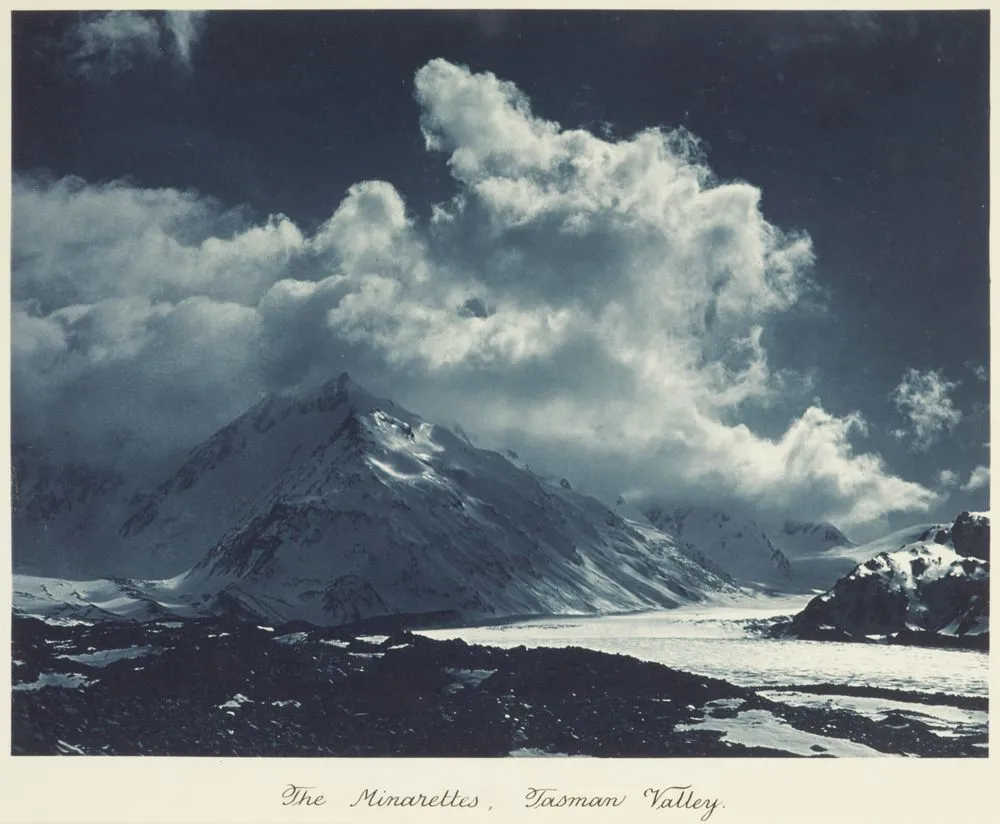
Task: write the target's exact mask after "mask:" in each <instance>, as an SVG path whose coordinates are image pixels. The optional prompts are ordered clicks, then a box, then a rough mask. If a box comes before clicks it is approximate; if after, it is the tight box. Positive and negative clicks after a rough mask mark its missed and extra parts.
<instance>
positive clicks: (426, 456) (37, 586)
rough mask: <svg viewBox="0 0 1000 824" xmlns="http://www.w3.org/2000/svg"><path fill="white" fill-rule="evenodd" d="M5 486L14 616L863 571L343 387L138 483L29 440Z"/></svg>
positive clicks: (316, 619)
mask: <svg viewBox="0 0 1000 824" xmlns="http://www.w3.org/2000/svg"><path fill="white" fill-rule="evenodd" d="M14 477H15V496H14V552H13V555H14V568H15V573H17V575H16V576H15V589H16V597H15V605H16V606H17V607H18V608H19V609H21V610H22V611H26V612H32V613H34V614H46V615H62V616H64V617H65V616H81V615H85V616H89V617H90V618H101V617H112V616H120V617H122V616H124V617H132V618H144V617H161V616H163V615H209V614H220V613H227V614H238V615H248V616H256V617H257V618H259V619H261V620H266V621H288V620H294V619H304V620H307V621H310V622H312V623H316V624H327V625H331V624H341V623H349V622H352V621H357V620H363V619H367V618H372V617H376V616H381V615H418V614H419V615H425V616H426V615H437V616H444V615H447V616H452V617H456V616H461V617H463V618H464V619H467V620H479V619H484V618H494V617H510V616H516V615H527V614H556V613H562V614H565V613H594V612H612V611H625V610H640V609H652V608H664V607H671V606H676V605H678V604H681V603H687V602H690V601H697V600H701V599H706V598H717V597H722V598H725V597H726V594H727V593H734V592H735V591H736V587H738V586H748V585H749V586H754V587H757V588H764V589H769V590H780V591H786V592H788V591H800V592H807V591H809V590H810V589H825V588H827V587H829V586H830V585H831V584H832V583H833V582H834V581H836V579H837V578H838V577H839V576H841V575H844V574H846V573H847V572H849V571H850V570H851V569H853V568H854V567H855V566H856V565H857V564H858V563H859V561H861V560H865V559H867V558H868V557H870V556H869V555H868V554H867V553H869V548H867V547H855V546H854V545H853V544H852V543H851V542H850V541H849V540H848V539H847V538H846V537H845V536H844V535H843V533H841V532H840V531H839V530H838V529H837V528H836V527H834V526H832V525H830V524H815V523H808V522H801V521H793V520H788V521H785V522H783V523H778V524H762V523H758V522H757V521H755V520H753V519H750V518H745V517H738V516H734V515H732V514H727V513H725V512H722V511H718V510H713V509H710V508H705V507H679V506H669V505H660V506H656V507H645V508H643V510H642V511H641V512H640V511H638V510H636V511H632V510H630V509H629V508H628V507H627V506H626V505H625V504H624V501H619V506H618V507H617V508H610V507H608V506H605V505H604V504H603V503H601V502H600V501H598V500H596V499H595V498H591V497H588V496H585V495H581V494H578V493H577V492H575V491H574V490H573V489H572V487H571V485H570V484H569V483H568V482H567V481H566V480H565V479H562V480H559V481H556V480H552V479H547V478H543V477H541V476H539V475H537V474H535V473H533V472H532V471H530V470H529V469H528V467H527V466H526V465H525V464H523V463H522V462H521V461H520V460H518V458H517V456H516V455H514V454H513V453H511V452H506V453H503V454H501V453H498V452H492V451H488V450H483V449H478V448H476V447H474V446H473V445H472V444H471V443H470V442H469V441H468V439H467V438H465V437H460V436H459V435H456V434H454V433H453V432H452V431H450V430H449V429H447V428H445V427H442V426H437V425H434V424H431V423H428V422H426V421H424V420H422V419H421V418H419V417H418V416H416V415H414V414H412V413H410V412H408V411H407V410H405V409H403V408H402V407H400V406H397V405H396V404H395V403H393V402H392V401H391V400H388V399H385V398H377V397H375V396H373V395H371V394H370V393H368V392H367V391H366V390H364V389H363V388H361V387H360V386H358V385H357V384H356V383H354V382H353V381H352V380H351V379H350V377H349V376H347V375H346V374H345V375H341V376H340V378H338V379H336V380H332V381H330V382H328V383H327V384H326V385H324V386H323V387H322V388H321V389H320V390H318V391H317V392H314V393H312V394H308V395H304V396H300V397H276V396H269V397H267V398H264V399H263V400H261V401H260V402H259V403H257V404H256V405H254V406H253V407H252V408H250V409H249V410H247V411H246V412H245V413H244V414H243V415H241V416H239V417H238V418H236V419H235V420H233V421H232V422H231V423H230V424H228V425H227V426H225V427H223V428H222V429H221V430H219V431H218V432H216V433H215V434H214V435H213V436H212V437H210V438H209V439H207V440H206V441H204V442H203V443H201V444H200V445H198V446H197V447H196V448H195V449H193V450H192V451H191V452H190V453H189V454H188V455H187V457H186V459H184V460H183V461H182V462H180V465H179V466H173V467H170V468H169V469H168V470H165V471H163V473H162V478H163V479H162V480H161V481H160V482H159V483H156V484H149V485H147V486H145V488H142V487H141V486H140V484H139V483H138V482H137V481H136V480H135V479H130V478H127V477H125V476H124V475H123V474H121V473H120V472H114V471H111V470H108V469H102V468H98V467H93V466H88V465H86V464H82V463H71V464H64V463H58V462H55V461H52V460H46V459H45V457H44V455H42V454H40V453H38V452H36V451H34V450H32V449H31V448H30V447H26V446H23V445H19V446H17V447H15V450H14ZM170 576H173V577H170ZM80 579H89V580H88V582H85V583H81V581H80Z"/></svg>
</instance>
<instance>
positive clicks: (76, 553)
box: [11, 444, 129, 575]
mask: <svg viewBox="0 0 1000 824" xmlns="http://www.w3.org/2000/svg"><path fill="white" fill-rule="evenodd" d="M11 464H12V465H11V473H12V490H11V528H12V535H13V542H12V556H13V557H12V560H13V564H14V568H15V569H16V570H18V571H20V572H45V573H48V574H62V575H72V574H75V573H78V572H80V571H82V570H85V569H87V567H88V566H89V563H90V562H93V561H95V559H94V557H93V555H94V554H95V553H94V552H93V548H95V547H101V548H104V549H106V548H107V547H108V545H109V543H108V540H107V531H106V526H107V523H108V522H109V520H112V521H113V519H114V514H113V513H117V514H118V515H119V516H120V515H121V514H122V513H125V512H126V511H127V506H128V504H127V500H126V499H127V493H128V489H129V484H128V483H127V481H126V478H125V477H124V475H122V474H121V473H120V472H117V471H115V470H112V469H109V468H107V467H99V466H93V465H89V464H86V463H82V462H79V461H74V462H69V463H67V462H60V461H57V460H55V459H54V458H53V457H52V456H51V455H48V454H45V453H42V452H41V451H39V450H36V449H33V448H31V447H28V446H25V445H23V444H14V445H13V447H12V449H11ZM109 516H110V517H109ZM105 563H106V561H105Z"/></svg>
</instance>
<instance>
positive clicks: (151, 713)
mask: <svg viewBox="0 0 1000 824" xmlns="http://www.w3.org/2000/svg"><path fill="white" fill-rule="evenodd" d="M11 26H12V60H13V63H12V164H13V169H12V183H11V185H12V198H11V208H12V231H11V282H10V296H11V311H10V324H11V335H10V340H11V401H10V403H11V409H10V413H11V464H12V500H11V504H12V505H11V517H12V534H13V539H12V570H13V583H12V613H11V642H12V646H11V740H10V753H11V755H13V756H18V757H30V756H63V755H65V756H85V757H86V756H100V755H104V756H138V755H143V756H200V757H210V758H212V759H218V758H229V757H235V758H240V757H245V756H256V757H267V758H279V759H280V758H283V757H296V758H309V757H341V758H387V757H391V758H395V759H399V758H411V757H412V758H416V757H420V758H428V757H434V758H450V759H459V758H461V759H468V758H490V759H504V760H505V763H506V761H507V760H508V759H516V758H529V759H536V762H535V763H538V764H548V763H551V759H560V758H566V757H569V756H590V757H599V758H616V759H617V758H643V759H692V758H694V759H699V758H711V759H718V758H726V759H733V758H735V759H753V758H758V757H765V758H789V759H790V758H793V757H794V758H801V757H806V758H829V757H835V758H860V757H864V758H875V759H879V758H889V757H935V758H986V757H987V756H988V680H989V666H988V663H989V658H988V645H989V547H990V537H989V536H990V516H989V511H988V509H989V502H988V498H989V487H990V469H989V467H990V451H989V450H990V432H989V367H990V364H989V342H990V338H989V333H990V324H989V320H990V318H989V265H988V227H989V208H988V207H989V174H988V169H989V164H988V149H989V145H988V139H989V138H988V132H989V86H988V77H989V35H990V31H989V14H988V12H986V11H961V12H946V11H935V12H903V11H899V12H883V13H869V12H864V13H862V12H832V11H831V12H736V11H730V12H705V11H641V12H640V11H622V12H615V11H574V12H570V11H552V10H549V11H541V10H539V11H527V10H523V11H506V12H504V11H404V10H391V11H389V10H387V11H373V10H369V11H360V10H359V11H332V10H326V11H289V12H279V11H260V12H251V11H231V12H203V11H170V12H156V11H125V10H122V11H83V12H67V11H59V12H29V11H17V12H14V13H13V14H12V17H11ZM540 759H549V760H540ZM282 780H283V781H284V780H285V779H282ZM289 780H294V779H289ZM283 786H284V789H283V790H282V792H283V793H284V794H283V795H282V796H281V797H282V799H283V800H284V801H287V802H288V804H290V805H296V806H298V805H306V806H308V805H309V804H311V803H313V802H314V801H315V796H311V795H310V787H311V786H312V785H309V786H308V787H307V786H305V785H303V786H301V787H300V786H297V785H295V784H287V785H283ZM645 790H646V791H645V792H639V793H638V794H637V793H634V792H632V791H630V793H631V795H630V798H631V799H632V800H631V801H629V802H628V803H640V804H641V805H642V806H643V808H644V809H647V810H649V809H651V810H658V811H663V812H665V813H678V814H679V813H680V812H681V811H683V813H684V815H686V816H687V819H686V820H692V821H693V820H702V821H707V820H710V819H712V818H713V816H714V817H715V818H716V819H721V818H722V817H723V815H724V813H723V802H722V801H721V800H720V799H719V798H717V797H715V795H713V794H712V793H711V792H708V791H706V790H705V789H704V788H703V787H699V786H691V785H688V784H684V783H683V782H682V783H680V784H677V783H670V782H667V783H664V784H662V785H656V786H654V785H650V786H648V787H646V788H645ZM518 793H519V796H518V798H519V800H518V804H519V806H520V807H521V808H525V809H528V810H538V811H542V810H545V809H547V808H565V807H570V808H588V809H590V808H599V809H603V810H605V811H610V810H611V809H614V808H617V807H619V806H620V805H621V804H624V803H626V802H625V800H624V797H623V796H624V791H622V792H621V793H619V792H618V791H614V792H612V791H605V790H604V789H601V788H599V787H594V788H593V789H592V790H591V791H585V790H584V789H574V790H569V789H566V787H565V786H559V787H557V786H556V785H555V784H546V785H545V786H528V785H525V787H524V788H522V789H520V790H518ZM408 799H409V800H408ZM421 799H422V800H421ZM636 799H638V800H636ZM347 800H348V801H351V802H353V804H351V805H350V806H351V807H355V806H357V808H358V809H371V808H378V809H382V810H384V809H387V808H398V807H437V808H448V809H450V810H462V809H473V808H475V807H476V806H477V805H478V804H479V803H480V801H479V796H477V795H475V794H474V793H472V792H471V791H467V790H465V789H462V788H461V787H459V788H456V789H448V790H444V788H443V787H442V792H436V791H435V792H431V791H430V790H428V791H427V793H426V795H419V797H418V795H416V794H410V795H408V794H405V793H400V792H397V791H395V790H393V789H392V788H390V787H388V786H387V785H384V784H378V785H377V784H376V783H367V784H364V785H359V787H358V788H357V790H356V791H354V793H353V795H352V798H350V799H347ZM317 803H322V802H317ZM285 806H288V805H285ZM483 806H485V802H483ZM456 814H457V813H456ZM609 814H610V813H609Z"/></svg>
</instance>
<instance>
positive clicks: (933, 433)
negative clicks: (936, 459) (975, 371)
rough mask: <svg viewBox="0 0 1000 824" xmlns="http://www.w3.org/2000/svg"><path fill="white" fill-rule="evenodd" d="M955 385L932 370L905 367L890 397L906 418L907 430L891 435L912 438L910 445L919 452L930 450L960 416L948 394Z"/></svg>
mask: <svg viewBox="0 0 1000 824" xmlns="http://www.w3.org/2000/svg"><path fill="white" fill-rule="evenodd" d="M957 386H958V384H957V383H952V382H951V381H947V380H945V379H944V378H943V377H942V376H941V374H940V373H939V372H936V371H934V370H932V369H931V370H928V371H926V372H920V371H919V370H917V369H909V370H907V372H906V374H905V375H903V379H902V381H900V383H899V386H897V387H896V389H895V391H894V392H893V394H892V399H893V401H894V402H895V404H896V408H897V409H898V410H899V411H900V413H901V414H902V415H903V416H904V417H906V419H907V424H908V429H899V430H896V431H895V432H894V433H893V434H894V435H895V436H896V437H898V438H900V439H902V438H905V437H907V436H910V437H912V439H913V448H914V449H916V450H918V451H919V450H925V449H929V448H930V447H931V446H933V445H934V444H935V443H937V441H938V440H939V439H940V438H941V437H942V436H943V435H945V434H946V433H948V432H950V431H951V430H952V429H954V428H955V425H956V424H957V423H958V422H959V421H960V420H961V419H962V413H961V412H960V411H959V410H958V409H956V408H955V405H954V403H952V400H951V395H950V393H951V392H952V390H954V389H955V387H957Z"/></svg>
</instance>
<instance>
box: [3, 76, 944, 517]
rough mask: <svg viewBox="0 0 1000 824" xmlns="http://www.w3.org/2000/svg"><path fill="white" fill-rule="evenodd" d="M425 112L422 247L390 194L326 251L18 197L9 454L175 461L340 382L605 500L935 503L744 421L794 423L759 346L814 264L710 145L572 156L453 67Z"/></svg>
mask: <svg viewBox="0 0 1000 824" xmlns="http://www.w3.org/2000/svg"><path fill="white" fill-rule="evenodd" d="M416 94H417V99H418V101H419V102H420V104H421V106H422V108H423V118H422V121H421V122H422V127H423V129H424V133H425V136H426V139H427V144H428V147H429V148H430V149H431V150H433V151H441V152H443V153H445V155H446V157H447V161H448V164H449V167H450V169H451V171H452V174H453V176H454V178H455V181H456V185H457V193H456V196H455V198H454V199H452V200H451V201H449V202H448V203H444V204H439V205H438V206H437V207H436V209H435V211H434V217H433V220H432V221H431V224H430V226H429V228H428V229H427V230H423V229H421V228H420V227H419V225H418V224H417V223H416V222H415V221H414V220H413V218H412V217H411V216H410V215H409V214H408V212H407V209H406V205H405V203H404V202H403V200H402V198H401V197H400V195H399V193H398V192H397V191H396V190H395V188H394V187H393V186H392V185H391V184H389V183H386V182H381V181H368V182H363V183H359V184H357V185H356V186H354V187H352V188H351V190H350V191H349V192H348V194H347V196H346V198H345V199H344V201H343V203H341V205H340V206H339V207H338V208H337V210H336V211H335V213H334V214H333V216H332V217H331V218H330V219H329V220H328V221H326V222H325V223H324V224H323V225H322V226H320V227H319V229H318V230H317V231H316V232H315V233H312V234H307V233H304V232H303V231H301V230H300V229H299V228H298V227H296V226H295V225H294V224H293V223H292V222H291V221H289V220H288V219H286V218H283V217H280V216H279V217H274V218H271V219H270V220H268V221H267V222H265V223H263V224H260V225H250V224H248V223H246V222H245V221H242V220H241V217H240V215H239V213H231V212H224V211H222V210H221V209H220V208H219V207H218V205H217V204H214V203H213V202H212V201H210V200H207V199H204V198H201V197H198V196H196V195H195V194H193V193H189V192H179V191H176V190H171V189H164V190H155V191H151V190H144V189H139V188H137V187H134V186H130V185H127V184H123V183H118V184H108V185H88V184H85V183H83V182H82V181H78V180H62V181H55V182H53V181H40V180H35V179H23V178H22V179H18V180H16V181H15V186H14V237H13V261H14V266H13V284H12V292H13V297H14V304H15V305H14V330H15V331H14V335H15V346H14V370H13V374H14V377H13V382H14V406H15V429H16V431H17V432H18V433H19V434H21V433H23V436H24V437H28V436H32V435H37V436H38V437H46V436H48V435H50V434H51V432H52V431H54V430H53V428H52V426H53V425H54V422H57V421H58V419H59V418H60V417H61V418H62V419H64V420H69V421H72V422H73V424H74V426H77V428H78V430H80V431H81V432H84V431H86V432H90V433H91V434H93V435H94V437H99V438H106V436H107V434H108V433H109V432H114V431H119V430H121V429H122V428H125V427H131V428H140V429H142V433H141V434H142V435H143V436H144V437H146V438H147V439H149V440H152V441H155V442H156V443H158V444H160V445H161V446H162V445H165V444H168V443H169V444H176V445H181V444H182V442H183V440H184V437H185V435H186V436H187V437H188V438H193V437H204V436H206V435H207V434H210V432H211V431H212V429H213V428H214V427H216V426H218V425H219V423H221V422H223V421H224V420H225V419H226V418H227V416H231V415H232V414H234V412H235V411H236V410H237V409H238V407H239V406H240V405H244V404H249V403H250V402H252V401H253V400H254V399H255V397H256V394H257V393H258V392H259V391H261V390H265V389H266V390H271V391H282V390H286V389H294V388H297V387H301V386H305V385H308V384H310V383H313V382H316V381H318V380H320V379H322V378H327V377H329V376H330V375H331V374H336V373H337V372H339V371H341V370H342V369H345V368H346V369H348V370H350V371H351V372H352V373H353V374H356V377H358V378H359V379H360V380H361V381H362V382H363V383H369V384H371V385H372V387H371V388H373V390H375V391H381V392H385V393H386V394H389V395H390V396H392V397H395V398H396V399H397V400H400V401H401V402H404V403H407V404H408V405H410V406H411V407H412V408H413V409H414V411H417V412H420V413H422V414H425V415H427V416H428V417H431V418H432V419H434V418H438V419H442V420H449V421H451V420H456V419H457V420H459V421H461V422H462V423H463V425H465V426H466V427H467V428H469V429H470V430H472V431H474V432H476V433H478V434H479V436H480V439H481V440H482V441H484V442H489V443H492V444H494V445H501V444H506V445H510V446H514V447H515V448H519V449H520V450H521V451H525V452H526V454H529V455H531V456H533V458H532V461H533V463H535V464H536V465H537V464H543V465H544V464H546V463H547V464H549V465H550V466H552V467H554V468H560V469H562V468H565V469H564V470H563V474H572V476H573V477H574V479H577V480H578V481H579V482H580V484H581V485H582V486H583V487H584V488H586V489H590V490H593V491H595V492H599V493H603V494H614V493H617V492H618V491H622V490H625V489H633V490H635V491H636V493H637V494H640V493H641V494H647V495H661V494H663V495H674V496H686V497H688V498H692V497H698V498H701V499H705V498H711V499H712V500H714V501H717V502H721V501H722V500H723V499H725V500H731V501H736V502H743V503H747V504H752V505H753V506H755V507H763V508H770V509H774V510H794V511H796V512H797V514H798V515H800V516H801V517H815V518H830V519H834V520H836V521H838V522H840V523H841V524H843V525H845V526H850V525H852V524H859V523H863V522H866V521H872V520H875V519H877V518H879V517H880V516H882V515H883V514H884V513H885V512H887V511H894V510H926V509H927V508H928V507H929V506H930V505H931V504H932V503H933V502H934V501H935V500H936V498H935V494H934V493H933V492H931V491H930V490H928V489H925V488H924V487H922V486H920V485H918V484H915V483H911V482H908V481H905V480H903V479H901V478H898V477H896V476H894V475H893V474H892V473H891V472H890V471H889V470H888V468H887V467H886V466H885V465H884V463H883V462H882V460H881V459H880V458H879V457H878V456H877V455H873V454H865V453H858V452H856V451H855V449H854V447H853V445H852V439H853V438H854V437H855V436H856V435H860V434H863V433H864V430H865V423H864V421H863V419H862V418H861V416H860V415H858V414H853V415H846V416H843V417H838V416H835V415H832V414H830V413H828V412H826V411H825V410H824V409H823V408H822V406H821V405H820V404H819V403H818V402H816V403H814V404H813V405H812V406H810V407H809V408H807V409H806V410H805V411H804V412H802V413H801V414H800V415H798V416H797V417H793V418H792V419H791V420H790V422H789V423H788V425H787V427H786V428H785V431H784V434H782V435H779V436H777V437H765V436H763V435H761V434H759V433H756V432H754V431H752V430H751V429H750V428H749V427H748V426H746V425H745V424H742V423H739V421H740V420H741V419H744V418H745V416H744V415H743V413H744V411H745V410H746V409H747V408H748V406H749V405H757V406H761V407H768V406H769V405H773V406H780V405H781V404H783V403H785V402H786V401H787V399H786V389H787V387H788V386H789V385H791V384H793V383H794V382H795V379H796V378H795V376H792V375H785V374H782V373H780V372H776V371H775V370H774V369H773V368H772V366H771V364H770V359H769V354H768V351H767V348H766V344H765V341H766V332H767V328H768V325H769V323H770V322H771V319H772V318H773V317H774V316H775V315H776V314H778V313H781V312H783V311H786V310H787V309H789V308H790V307H792V306H794V305H795V304H796V302H797V301H798V300H799V299H800V298H801V296H802V295H803V294H805V293H807V292H808V290H809V289H810V281H809V275H808V272H809V267H810V265H811V263H812V259H813V252H812V246H811V243H810V240H809V238H808V237H807V236H805V235H801V234H794V233H787V232H782V231H780V230H779V229H777V228H776V227H774V226H772V225H771V224H769V223H768V222H767V221H766V220H765V219H764V217H763V216H762V214H761V211H760V192H759V191H758V190H757V189H756V188H754V187H753V186H751V185H749V184H747V183H723V182H720V181H717V180H716V179H715V177H714V175H713V174H712V172H711V170H710V169H709V168H708V166H707V165H706V163H705V161H704V159H703V157H702V156H701V155H700V153H699V150H698V146H697V141H696V140H695V138H694V137H693V136H691V135H690V134H688V133H686V132H665V131H660V130H647V131H645V132H642V133H640V134H638V135H636V136H635V137H633V138H631V139H628V140H622V141H617V142H614V141H611V140H606V139H602V138H599V137H596V136H594V135H592V134H589V133H587V132H584V131H579V130H576V131H573V130H563V129H561V128H560V127H559V125H558V124H555V123H552V122H549V121H545V120H542V119H540V118H537V117H535V116H534V115H533V114H532V112H531V109H530V106H529V103H528V100H527V98H526V97H525V96H524V95H523V94H522V93H521V92H520V91H519V90H518V89H517V88H516V87H514V86H513V85H511V84H508V83H504V82H502V81H499V80H497V79H496V78H494V77H493V76H492V75H489V74H472V73H470V72H469V71H468V70H466V69H464V68H461V67H458V66H453V65H451V64H448V63H446V62H445V61H441V60H435V61H431V63H429V64H428V65H427V66H425V67H424V68H422V69H421V70H420V71H419V72H417V75H416ZM470 307H474V311H473V310H472V309H470ZM802 383H803V386H804V385H805V382H804V381H803V382H802ZM84 387H86V389H84ZM95 390H99V395H98V394H95ZM185 427H187V429H185Z"/></svg>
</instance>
